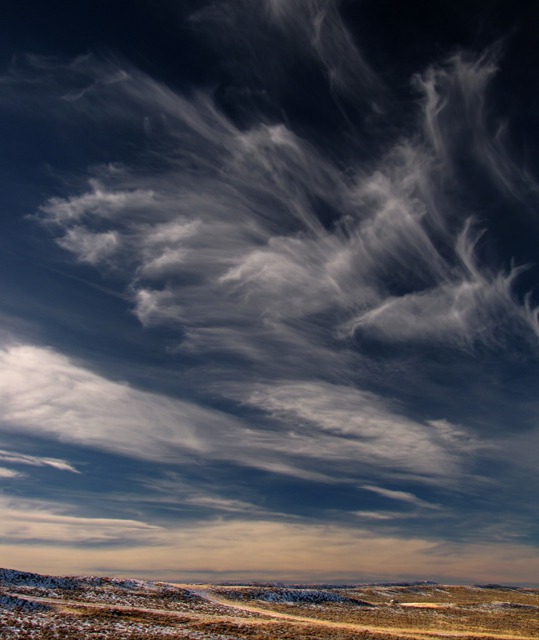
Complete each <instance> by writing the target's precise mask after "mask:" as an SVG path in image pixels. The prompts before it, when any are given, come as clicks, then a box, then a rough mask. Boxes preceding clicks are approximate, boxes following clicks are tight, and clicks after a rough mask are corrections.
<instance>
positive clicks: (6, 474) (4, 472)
mask: <svg viewBox="0 0 539 640" xmlns="http://www.w3.org/2000/svg"><path fill="white" fill-rule="evenodd" d="M22 476H23V474H22V473H20V472H19V471H15V470H13V469H7V468H6V467H0V479H2V478H21V477H22Z"/></svg>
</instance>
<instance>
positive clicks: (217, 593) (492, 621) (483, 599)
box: [0, 585, 539, 640]
mask: <svg viewBox="0 0 539 640" xmlns="http://www.w3.org/2000/svg"><path fill="white" fill-rule="evenodd" d="M5 592H6V594H8V593H9V594H11V595H16V594H17V592H18V597H25V598H27V599H28V600H29V601H31V602H39V603H40V604H41V605H46V606H47V607H49V608H48V610H43V607H42V608H41V609H39V610H38V609H35V610H32V609H31V608H29V609H23V608H21V609H20V610H7V609H4V610H0V637H1V638H2V640H27V639H30V638H32V639H36V638H41V639H43V640H52V639H54V640H60V639H62V640H63V639H65V640H73V639H75V638H76V639H77V640H81V639H82V638H84V639H85V640H109V639H111V640H112V639H114V640H116V639H117V638H122V640H124V639H125V640H149V639H152V640H161V639H163V640H164V639H165V638H188V639H189V640H235V639H236V640H243V639H245V640H396V639H402V640H406V639H410V640H434V639H438V640H440V639H441V638H446V639H447V638H453V639H454V638H460V640H479V639H481V640H489V639H490V640H520V639H522V640H524V639H526V640H532V639H533V638H535V639H536V638H539V590H533V589H506V588H505V589H504V588H474V587H456V586H439V585H436V586H432V585H425V586H423V585H421V586H419V587H418V586H409V587H393V586H392V587H374V586H370V587H361V588H354V589H322V588H318V589H316V588H310V589H309V590H301V589H295V590H294V589H284V588H283V589H279V588H277V587H243V588H238V587H234V588H233V587H223V586H221V587H214V586H211V585H205V586H203V587H201V586H198V587H193V589H192V591H185V590H181V589H179V588H178V589H177V591H174V588H173V587H171V589H170V590H168V591H167V590H163V591H159V590H156V589H155V587H148V588H147V589H145V588H144V587H141V588H140V589H139V590H138V591H137V593H133V592H130V591H126V590H122V589H116V590H114V589H111V587H110V586H107V587H106V588H105V587H103V588H102V589H101V588H95V587H92V588H91V589H88V590H87V591H84V589H82V590H77V591H71V592H69V591H68V590H63V589H59V590H57V592H51V590H50V589H49V590H48V591H47V592H46V593H45V592H40V591H39V588H32V589H31V590H29V589H28V588H25V587H24V586H22V587H20V588H18V589H17V588H16V587H13V586H12V588H11V589H9V591H8V590H7V589H6V590H5ZM287 598H288V599H289V600H287ZM309 598H310V600H309ZM279 600H281V601H280V602H279ZM369 605H370V606H369Z"/></svg>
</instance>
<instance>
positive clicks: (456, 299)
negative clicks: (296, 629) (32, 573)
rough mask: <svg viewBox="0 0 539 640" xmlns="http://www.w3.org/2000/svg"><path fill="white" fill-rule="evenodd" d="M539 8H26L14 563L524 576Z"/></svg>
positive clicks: (5, 127) (528, 563)
mask: <svg viewBox="0 0 539 640" xmlns="http://www.w3.org/2000/svg"><path fill="white" fill-rule="evenodd" d="M538 11H539V10H538V9H537V8H535V7H534V6H533V3H529V2H527V3H518V2H506V1H499V2H468V3H459V2H441V3H432V2H426V1H425V2H415V3H411V5H410V6H406V5H405V4H404V3H401V2H390V1H383V2H380V1H379V2H359V1H357V2H354V1H352V0H347V1H344V0H343V1H342V2H334V1H333V0H286V1H285V0H260V2H254V1H253V0H230V1H228V0H222V1H220V2H213V3H212V2H191V1H188V0H185V1H181V0H178V1H176V2H175V1H173V0H170V1H168V0H167V1H165V0H163V1H160V2H149V1H147V0H137V1H134V2H121V1H117V2H77V3H65V2H49V3H46V4H44V3H33V2H27V3H20V4H18V5H17V6H13V7H11V8H9V9H8V10H7V11H6V12H5V16H4V19H3V22H2V25H1V26H0V36H1V38H0V42H1V45H0V62H1V66H2V71H1V76H0V83H1V85H2V86H1V92H0V135H1V139H2V145H1V149H0V182H1V189H0V205H1V219H0V226H1V228H0V259H1V264H2V274H3V276H2V279H1V281H0V296H1V297H0V300H1V302H2V305H1V307H0V399H1V402H0V407H1V409H0V483H1V489H2V491H1V493H0V508H1V509H2V511H3V512H4V516H3V518H2V521H3V522H4V524H3V525H0V548H1V550H2V551H3V552H5V554H6V556H5V557H6V558H10V560H9V562H8V560H5V561H4V562H5V563H8V564H12V565H13V566H15V567H16V568H20V569H30V570H42V571H49V572H51V573H68V572H71V573H75V572H76V573H109V574H111V573H116V574H118V573H121V574H124V575H128V574H129V575H141V576H153V577H161V578H165V579H180V578H181V579H195V578H196V579H205V578H208V577H211V578H212V579H261V580H266V579H278V580H326V581H327V580H338V581H343V580H346V581H365V580H373V579H383V580H400V579H409V578H410V579H412V578H413V579H438V580H447V581H453V582H454V581H457V582H458V581H473V582H480V581H497V582H513V583H533V582H536V577H534V576H536V575H537V569H538V568H539V553H538V548H537V546H538V543H539V530H538V526H537V508H536V495H537V490H538V488H539V481H538V480H539V479H538V475H537V469H536V459H537V453H538V451H537V449H538V445H537V442H538V431H539V430H538V424H537V421H538V415H539V403H538V401H537V390H536V388H537V379H538V374H539V349H538V347H539V344H538V339H539V322H538V305H539V288H538V275H539V272H538V266H537V257H538V256H537V237H538V232H539V220H538V215H537V211H538V210H539V209H538V205H539V182H538V170H539V167H538V160H539V157H538V147H537V143H538V121H539V91H538V82H537V73H536V71H537V68H538V65H539V52H538V50H537V47H536V33H537V28H538V26H539V24H538V23H539V15H538ZM8 554H9V555H8ZM350 558H353V559H352V560H351V559H350Z"/></svg>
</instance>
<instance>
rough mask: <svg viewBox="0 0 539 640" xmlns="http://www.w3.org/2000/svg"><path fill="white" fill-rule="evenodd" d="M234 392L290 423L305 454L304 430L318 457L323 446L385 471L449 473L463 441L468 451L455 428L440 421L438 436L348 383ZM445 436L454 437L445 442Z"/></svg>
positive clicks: (456, 464) (292, 384) (331, 452)
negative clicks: (313, 437) (444, 433)
mask: <svg viewBox="0 0 539 640" xmlns="http://www.w3.org/2000/svg"><path fill="white" fill-rule="evenodd" d="M240 393H241V397H242V399H243V402H245V403H247V404H250V405H252V406H255V407H258V408H261V409H264V410H265V411H267V412H269V413H271V414H273V415H274V416H275V417H277V418H279V419H281V420H284V421H285V422H286V423H288V424H289V425H290V428H291V430H292V433H293V434H294V437H295V440H296V443H295V446H294V449H295V450H296V451H300V452H303V453H305V454H307V452H308V451H309V450H310V449H311V447H312V446H313V445H312V444H310V442H309V435H312V434H313V433H314V434H317V435H316V440H315V441H316V442H317V444H318V447H317V448H316V449H314V452H316V453H317V454H318V455H320V456H321V457H322V456H323V454H322V450H323V449H325V457H326V459H331V458H332V457H336V458H338V457H342V458H343V460H345V459H346V458H348V457H350V458H351V459H352V460H354V462H355V463H356V464H357V463H362V464H367V465H368V464H372V465H375V466H378V467H379V468H380V469H382V468H383V469H385V473H390V471H389V470H390V469H392V470H393V471H394V472H395V473H397V472H399V471H402V470H408V471H410V472H415V473H417V474H425V475H427V476H442V477H444V476H445V477H451V476H454V475H457V474H458V473H459V472H460V471H462V469H461V468H460V465H461V460H460V454H459V449H460V447H461V446H462V444H463V441H464V440H466V441H467V447H468V449H469V450H471V449H472V448H473V446H474V444H473V441H472V439H471V438H470V437H467V436H466V435H465V434H464V433H463V432H462V431H461V430H460V429H459V428H457V427H453V426H452V425H448V424H446V425H445V427H446V428H447V431H449V432H450V436H449V437H446V438H445V440H442V439H441V438H440V434H439V431H438V430H437V429H435V428H433V426H432V425H430V424H421V423H419V422H415V421H413V420H410V419H408V418H406V417H404V416H403V415H400V414H399V413H398V412H397V411H395V410H394V409H392V408H391V406H389V405H388V403H387V402H385V401H383V400H382V399H381V398H379V397H377V396H376V395H374V394H372V393H367V392H361V391H358V390H357V389H353V388H351V387H344V386H337V385H331V384H327V383H321V382H318V383H314V382H312V383H295V382H292V381H290V382H283V383H280V384H273V385H254V386H252V387H246V388H245V389H242V391H241V392H240ZM328 434H330V435H331V436H338V437H337V438H332V437H328ZM451 436H453V437H454V438H455V439H456V440H457V439H458V442H457V441H455V442H451ZM339 445H340V446H339ZM344 451H347V452H348V455H343V452H344ZM380 491H382V490H380Z"/></svg>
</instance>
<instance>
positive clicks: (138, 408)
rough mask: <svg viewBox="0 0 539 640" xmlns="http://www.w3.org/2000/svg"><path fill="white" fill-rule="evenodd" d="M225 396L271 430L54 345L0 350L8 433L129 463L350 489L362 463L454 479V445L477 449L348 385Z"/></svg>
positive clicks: (23, 459)
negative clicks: (145, 387) (105, 372)
mask: <svg viewBox="0 0 539 640" xmlns="http://www.w3.org/2000/svg"><path fill="white" fill-rule="evenodd" d="M226 393H227V395H228V396H229V397H235V399H236V400H239V401H240V402H243V403H244V404H246V405H247V404H248V405H251V406H253V407H254V408H256V409H261V410H263V411H264V412H265V413H267V414H268V415H270V416H272V419H273V428H272V429H263V428H262V427H261V426H259V425H257V424H256V423H254V424H246V423H245V422H244V421H242V420H240V419H238V418H232V417H230V416H229V415H227V414H225V413H222V412H219V411H216V410H211V409H207V408H204V407H202V406H200V405H197V404H194V403H192V402H186V401H181V400H177V399H173V398H167V397H165V396H162V395H159V394H155V393H148V392H143V391H139V390H137V389H135V388H133V387H131V386H129V385H127V384H125V383H120V382H113V381H110V380H107V379H106V378H103V377H101V376H99V375H97V374H95V373H92V372H91V371H89V370H87V369H84V368H83V367H81V366H80V365H77V364H75V363H73V362H72V361H70V360H69V359H68V358H66V357H64V356H62V355H59V354H58V353H55V352H54V351H52V350H50V349H44V348H40V347H34V346H30V345H16V346H10V347H6V348H4V349H2V350H0V401H1V407H2V409H1V412H0V425H1V428H2V429H3V430H6V431H11V430H16V431H17V432H18V433H21V432H23V431H24V432H27V433H30V434H33V435H38V436H40V437H46V438H52V439H58V440H59V441H62V442H69V443H74V444H77V445H79V446H84V447H90V448H96V449H100V450H104V451H109V452H112V453H118V454H121V455H124V456H128V457H132V458H139V459H145V460H151V461H154V462H160V463H164V464H166V463H174V462H178V461H181V460H184V461H187V460H188V459H190V458H191V457H199V456H203V457H204V458H205V459H206V460H208V461H209V460H227V461H230V462H233V463H235V464H238V465H241V466H244V467H254V468H258V469H261V470H264V471H269V472H271V473H277V474H282V475H288V476H291V477H297V478H302V479H305V480H312V481H317V482H323V483H333V482H335V481H338V482H339V481H340V482H342V481H345V482H350V481H351V477H352V476H353V474H354V473H355V470H356V469H357V464H358V463H362V464H363V465H366V468H367V467H368V468H369V469H370V473H371V474H374V475H375V476H376V475H378V474H379V473H381V474H382V475H383V476H384V475H385V474H389V475H391V474H397V475H398V474H399V473H403V472H406V473H408V474H413V475H415V476H417V477H418V478H419V479H423V480H424V481H428V482H452V481H453V480H452V479H454V478H455V476H456V475H458V473H459V472H460V471H461V462H460V459H459V455H458V445H459V444H462V441H465V442H466V446H467V448H468V449H469V450H470V453H471V450H472V448H473V446H474V444H473V441H472V440H471V439H470V438H469V437H468V436H466V434H464V433H462V432H460V431H459V430H458V429H457V428H455V427H452V426H451V425H449V424H447V423H446V424H444V427H443V429H438V428H437V427H436V425H435V424H421V423H418V422H414V421H412V420H410V419H407V418H405V417H404V416H402V415H399V414H398V413H397V412H396V411H393V410H391V408H389V407H388V406H387V405H386V404H385V403H384V402H383V401H382V400H381V399H380V398H378V397H376V396H375V395H374V394H368V393H365V392H359V391H357V390H355V389H352V388H347V387H342V386H340V387H339V386H334V385H329V384H322V383H319V384H314V383H310V384H307V383H305V384H294V383H289V384H282V385H272V386H268V385H255V386H251V387H245V388H243V387H242V389H241V390H240V391H238V389H237V388H233V387H230V389H229V390H228V391H227V392H226ZM0 460H5V461H10V462H12V463H19V464H21V463H22V464H34V465H48V466H52V467H55V468H57V469H63V470H68V471H75V469H74V468H73V467H72V466H71V465H70V464H69V463H66V462H64V461H62V460H55V459H49V458H38V457H32V456H25V455H23V454H13V453H10V452H8V451H0ZM337 468H338V469H339V474H337V475H336V469H337ZM389 469H391V471H389ZM343 473H348V474H350V477H349V478H348V479H346V477H345V476H343V475H342V474H343Z"/></svg>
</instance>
